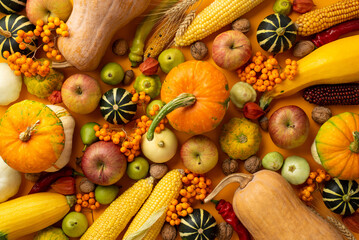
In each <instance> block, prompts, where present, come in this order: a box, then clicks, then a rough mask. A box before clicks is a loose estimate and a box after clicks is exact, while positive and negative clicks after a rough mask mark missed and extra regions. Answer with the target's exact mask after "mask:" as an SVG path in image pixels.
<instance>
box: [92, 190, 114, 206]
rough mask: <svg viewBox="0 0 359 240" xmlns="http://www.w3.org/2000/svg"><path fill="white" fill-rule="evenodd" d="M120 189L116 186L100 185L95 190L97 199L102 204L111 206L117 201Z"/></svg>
mask: <svg viewBox="0 0 359 240" xmlns="http://www.w3.org/2000/svg"><path fill="white" fill-rule="evenodd" d="M119 191H120V188H119V187H118V186H116V185H110V186H101V185H98V186H97V187H96V189H95V198H96V201H98V202H99V203H100V204H105V205H106V204H110V203H111V202H112V201H113V200H115V199H116V197H117V195H118V192H119Z"/></svg>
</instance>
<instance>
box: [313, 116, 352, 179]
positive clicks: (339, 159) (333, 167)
mask: <svg viewBox="0 0 359 240" xmlns="http://www.w3.org/2000/svg"><path fill="white" fill-rule="evenodd" d="M314 144H315V146H313V148H314V147H315V150H316V152H317V156H318V158H319V159H320V161H321V163H322V165H323V167H324V169H325V170H326V171H327V172H328V173H329V174H330V175H331V176H332V177H336V178H339V179H345V180H355V179H358V178H359V114H356V113H350V112H344V113H341V114H338V115H335V116H333V117H331V118H330V119H329V120H328V121H326V122H325V123H324V124H323V125H322V126H321V127H320V129H319V131H318V133H317V136H316V137H315V141H314ZM314 152H315V151H312V153H314Z"/></svg>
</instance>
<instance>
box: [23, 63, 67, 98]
mask: <svg viewBox="0 0 359 240" xmlns="http://www.w3.org/2000/svg"><path fill="white" fill-rule="evenodd" d="M63 80H64V75H63V74H62V73H60V72H58V71H55V70H54V69H52V68H50V72H49V74H48V75H46V76H45V77H42V76H40V75H36V76H31V77H26V76H24V83H25V85H26V87H27V91H28V92H29V93H31V94H33V95H35V96H37V97H39V98H47V97H48V96H50V95H51V93H52V92H53V91H55V90H58V91H60V90H61V86H62V82H63Z"/></svg>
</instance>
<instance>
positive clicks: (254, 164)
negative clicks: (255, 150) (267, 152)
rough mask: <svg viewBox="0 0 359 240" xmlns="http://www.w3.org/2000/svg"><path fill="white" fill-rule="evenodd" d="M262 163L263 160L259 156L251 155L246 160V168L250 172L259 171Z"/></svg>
mask: <svg viewBox="0 0 359 240" xmlns="http://www.w3.org/2000/svg"><path fill="white" fill-rule="evenodd" d="M261 165H262V160H261V159H260V158H259V157H257V156H251V157H249V158H248V159H247V160H246V161H245V162H244V169H246V170H247V171H248V172H250V173H255V172H257V171H258V170H259V169H260V168H261Z"/></svg>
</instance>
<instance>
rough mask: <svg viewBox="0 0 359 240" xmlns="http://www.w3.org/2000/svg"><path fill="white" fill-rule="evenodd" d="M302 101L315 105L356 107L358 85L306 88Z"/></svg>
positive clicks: (358, 97) (358, 98)
mask: <svg viewBox="0 0 359 240" xmlns="http://www.w3.org/2000/svg"><path fill="white" fill-rule="evenodd" d="M303 98H304V100H306V101H308V102H310V103H314V104H317V105H322V106H324V105H358V104H359V84H358V83H350V84H323V85H316V86H312V87H309V88H306V89H305V90H304V92H303Z"/></svg>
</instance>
